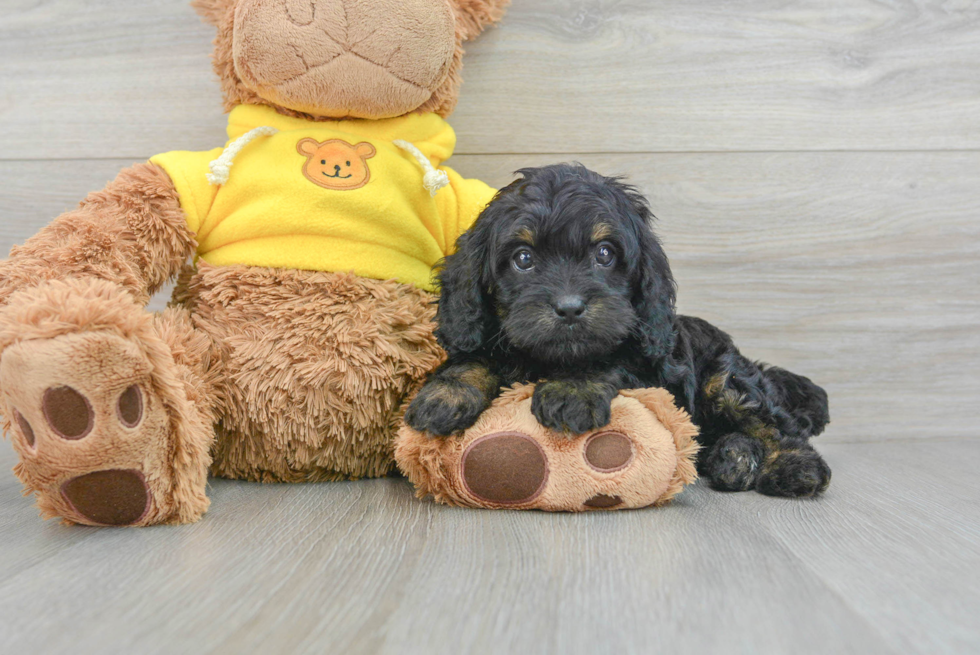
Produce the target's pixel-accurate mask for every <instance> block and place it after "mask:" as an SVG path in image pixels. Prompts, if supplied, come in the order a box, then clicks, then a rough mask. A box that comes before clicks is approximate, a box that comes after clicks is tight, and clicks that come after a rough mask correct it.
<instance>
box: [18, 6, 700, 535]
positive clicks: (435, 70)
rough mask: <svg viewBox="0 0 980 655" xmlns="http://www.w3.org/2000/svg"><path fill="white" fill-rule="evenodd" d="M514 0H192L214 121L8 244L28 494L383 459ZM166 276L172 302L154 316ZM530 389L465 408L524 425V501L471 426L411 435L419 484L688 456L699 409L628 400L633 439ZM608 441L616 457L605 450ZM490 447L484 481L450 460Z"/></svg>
mask: <svg viewBox="0 0 980 655" xmlns="http://www.w3.org/2000/svg"><path fill="white" fill-rule="evenodd" d="M507 2H508V0H411V1H407V0H359V1H356V0H196V2H195V6H196V8H197V9H198V10H199V12H200V13H201V14H202V15H203V17H204V18H205V19H206V20H207V21H209V22H210V23H212V24H213V25H214V26H215V27H216V28H217V38H216V40H215V52H214V68H215V70H216V71H217V73H218V76H219V79H220V82H221V87H222V90H223V94H224V97H225V109H226V110H227V111H228V112H229V118H228V141H227V142H226V143H225V144H224V145H223V146H219V147H216V148H214V149H213V150H209V151H205V152H169V153H165V154H161V155H158V156H155V157H153V158H151V159H150V161H149V162H146V163H140V164H136V165H135V166H133V167H131V168H128V169H126V170H124V171H122V172H121V173H120V174H119V175H118V177H117V178H116V179H115V180H114V181H112V182H110V183H109V184H108V186H106V188H105V189H103V190H102V191H99V192H96V193H93V194H91V195H89V196H88V197H87V198H86V199H85V200H84V201H82V203H81V204H80V205H79V206H78V208H77V209H75V210H73V211H70V212H68V213H66V214H64V215H62V216H60V217H58V218H57V219H55V221H54V222H53V223H51V224H50V225H49V226H48V227H46V228H44V229H43V230H42V231H41V232H40V233H38V234H37V235H36V236H34V237H33V238H31V239H30V240H28V241H27V243H25V244H24V245H23V246H20V247H16V248H14V249H13V250H12V251H11V255H10V258H9V259H7V260H5V261H3V262H0V413H2V416H3V429H4V431H5V433H7V434H12V437H13V445H14V448H15V450H16V452H17V453H18V455H19V457H20V461H19V463H18V464H17V466H16V467H15V469H14V470H15V473H16V475H17V476H18V477H19V478H20V479H21V481H23V483H24V485H25V487H26V490H27V491H28V492H29V493H33V494H34V496H35V498H36V501H37V504H38V506H39V508H40V510H41V514H42V515H43V516H45V517H55V516H60V517H62V518H63V519H64V520H66V521H68V522H71V523H83V524H89V525H130V526H146V525H152V524H159V523H189V522H193V521H197V520H198V519H199V518H200V517H201V516H202V515H203V514H204V512H205V511H206V510H207V508H208V504H209V500H208V498H207V496H206V493H205V486H206V481H207V475H208V473H209V471H210V472H211V473H212V474H213V475H216V476H221V477H228V478H237V479H244V480H255V481H268V482H300V481H321V480H339V479H354V478H359V477H365V476H382V475H386V474H388V473H390V472H392V471H393V470H394V468H395V461H394V457H393V440H394V436H395V433H396V431H397V428H398V426H399V424H400V419H401V415H402V411H403V410H402V405H403V401H404V399H405V397H406V396H408V395H410V394H412V393H413V391H415V390H417V388H418V387H419V386H420V385H421V383H422V381H423V379H424V378H425V376H426V374H428V373H429V372H431V371H432V370H433V369H434V368H435V367H436V366H437V365H438V364H439V363H440V362H441V361H442V360H443V358H444V353H443V352H442V350H441V349H440V348H439V346H438V345H437V343H436V340H435V338H434V336H433V316H434V307H433V300H434V296H433V295H432V294H433V291H434V289H433V286H432V281H431V280H432V278H431V274H430V269H431V267H432V265H434V264H435V263H436V262H437V261H439V260H440V259H441V258H443V257H444V256H445V255H447V254H448V253H449V252H450V250H451V249H452V247H453V244H454V243H455V241H456V238H457V237H458V236H459V235H460V234H461V233H462V232H463V231H465V230H466V229H467V228H468V227H469V226H470V225H471V224H472V223H473V221H474V220H475V219H476V217H477V215H478V214H479V213H480V211H481V210H482V209H483V207H484V206H486V204H487V203H488V202H489V200H490V199H491V198H492V196H493V194H494V190H493V189H491V188H490V187H489V186H487V185H486V184H484V183H482V182H479V181H476V180H466V179H463V178H462V177H460V176H459V175H458V174H456V173H455V172H454V171H452V170H451V169H449V168H445V167H443V166H442V164H443V162H444V161H445V160H446V159H448V158H449V157H450V155H451V154H452V151H453V148H454V146H455V135H454V133H453V131H452V129H451V128H450V127H449V125H448V123H446V121H445V120H444V119H445V118H446V116H448V115H449V114H450V112H451V111H452V109H453V107H454V105H455V103H456V99H457V95H458V90H459V86H460V68H461V57H462V53H463V51H462V43H463V42H464V41H466V40H468V39H471V38H474V37H475V36H477V35H478V34H479V33H480V32H481V31H483V30H484V29H485V28H486V27H488V26H489V25H490V24H492V23H494V22H495V21H497V20H498V19H500V18H501V16H502V15H503V12H504V9H505V5H506V4H507ZM189 258H193V261H194V264H193V265H192V266H189V265H186V262H187V260H188V259H189ZM175 276H176V277H177V279H178V284H177V288H176V290H175V292H174V296H173V302H172V304H171V307H170V308H169V309H167V310H166V311H164V312H163V313H161V314H156V315H153V314H150V313H148V312H146V311H145V309H144V307H145V305H146V303H147V301H148V299H149V297H150V295H151V294H153V293H154V292H155V291H156V290H157V289H159V288H160V287H161V286H162V285H163V284H164V283H165V282H167V281H168V280H170V279H172V278H174V277H175ZM525 393H526V392H525V391H522V390H516V391H514V392H513V393H512V394H510V395H508V396H506V397H505V398H503V399H501V402H500V404H499V406H497V407H495V408H493V410H492V411H491V412H490V413H489V414H488V415H487V417H486V419H485V420H484V421H483V423H481V425H483V426H484V427H485V431H486V430H491V431H496V432H499V431H500V430H502V429H507V430H510V431H511V432H520V433H522V434H525V435H527V437H517V438H518V439H519V440H520V439H523V441H521V443H526V444H527V443H537V444H539V447H540V451H539V456H540V457H539V463H540V462H544V464H543V466H544V467H545V470H546V471H550V473H547V474H545V475H544V478H542V479H541V480H540V484H539V486H540V490H539V491H540V493H537V491H536V493H537V496H536V497H535V498H534V499H530V497H527V498H523V499H518V500H517V501H511V500H508V499H507V498H503V499H501V498H500V497H498V496H497V495H495V492H494V491H493V489H494V488H497V487H499V486H500V485H501V484H503V485H504V486H506V477H507V476H508V475H510V474H511V472H510V470H509V469H508V466H509V463H508V461H507V459H506V457H504V458H503V459H496V460H495V459H494V458H493V457H490V458H489V459H488V458H486V457H485V455H486V453H487V452H488V449H487V448H486V447H484V448H481V447H480V445H479V444H476V445H472V446H469V441H468V440H469V439H470V437H472V436H477V437H478V436H479V434H478V432H479V430H478V429H477V428H474V429H473V430H471V431H469V432H468V433H467V435H466V436H463V437H462V438H461V439H460V440H459V441H458V442H455V441H454V442H452V443H451V444H448V445H447V446H446V452H445V454H444V455H442V456H443V457H444V461H443V462H442V463H441V464H440V463H439V462H436V461H435V460H438V459H439V457H440V455H439V453H440V452H442V451H439V450H438V448H436V446H437V445H438V444H436V443H428V444H421V445H419V446H418V449H419V453H420V454H419V455H418V456H417V458H418V459H419V461H420V462H421V464H420V465H419V467H420V468H418V470H417V471H416V469H415V468H414V467H415V465H414V464H413V463H412V457H410V456H408V455H406V458H405V459H404V466H405V467H406V469H407V470H408V471H409V473H410V476H411V477H412V480H413V481H415V482H416V484H418V485H419V488H420V490H422V491H426V490H431V491H432V492H433V493H435V494H436V495H437V497H438V498H440V499H444V500H453V501H455V502H459V503H463V504H472V505H485V506H509V505H508V503H512V502H518V504H522V506H539V507H543V508H547V509H573V510H574V509H583V508H588V507H592V508H597V507H603V506H609V507H616V508H618V507H632V506H638V505H644V504H650V503H657V502H663V501H665V500H666V499H667V498H669V497H670V496H671V495H673V494H674V493H676V491H677V490H678V489H679V488H680V485H681V484H683V483H684V482H686V481H689V480H690V479H691V478H692V477H693V473H692V472H691V470H690V467H689V465H688V463H687V457H688V455H687V454H686V453H689V452H690V449H691V445H690V443H689V440H688V441H685V439H687V437H685V436H684V435H685V434H687V433H688V432H689V430H690V428H689V427H687V424H685V423H684V421H683V420H681V419H680V418H678V415H676V414H671V413H670V411H669V410H668V408H667V405H668V404H669V403H668V401H667V399H666V398H665V397H664V396H662V395H661V396H657V395H656V394H654V395H643V394H640V395H634V396H633V397H624V398H623V399H621V405H622V410H621V413H622V417H623V418H621V420H620V423H617V424H615V425H614V426H612V427H610V428H609V430H608V431H607V432H609V435H613V433H620V434H621V435H625V436H616V435H614V436H609V435H605V436H603V435H600V436H594V437H591V439H592V441H588V438H587V439H586V440H585V441H584V442H583V441H582V440H576V441H567V440H566V442H562V441H560V439H559V438H557V437H555V436H553V435H550V434H547V433H545V432H544V431H543V430H541V429H540V428H538V427H535V426H534V425H532V424H530V423H529V421H528V415H527V408H526V406H525V405H526V403H524V402H523V401H522V399H523V400H526V398H525V397H524V396H523V395H522V394H525ZM651 399H652V400H651ZM519 400H520V401H521V402H519ZM651 403H652V404H651ZM644 405H645V406H646V408H647V409H643V408H642V406H644ZM634 423H635V425H634ZM642 426H646V427H649V428H650V432H649V434H647V433H644V432H642V430H641V427H642ZM410 436H411V435H410ZM580 442H581V443H580ZM586 442H587V443H586ZM480 443H483V444H485V445H486V446H490V445H494V448H492V449H490V450H492V451H495V450H496V449H497V448H496V446H499V445H501V443H504V444H506V443H508V442H507V440H506V439H505V440H504V441H503V442H501V439H500V438H499V437H498V438H497V439H491V438H489V437H487V438H486V439H484V440H483V441H482V442H480ZM610 444H611V445H610ZM457 447H459V448H463V451H462V460H461V461H462V471H463V474H462V475H461V477H453V476H454V475H457V474H456V473H453V471H454V470H459V464H458V462H457V460H458V453H457V452H456V450H453V449H454V448H457ZM576 448H578V449H579V450H576ZM582 448H584V450H582ZM610 448H611V449H612V450H611V451H610V452H615V453H618V456H620V457H622V456H628V459H629V461H628V462H627V463H625V464H622V467H620V465H619V464H617V465H616V466H609V467H605V469H604V465H603V463H602V462H604V461H606V460H604V459H603V457H605V455H601V453H606V452H607V451H609V449H610ZM409 450H410V449H408V447H407V446H406V450H405V451H404V452H406V453H407V452H409ZM627 451H628V453H627ZM583 452H584V453H585V455H584V457H585V459H584V460H582V459H581V457H582V455H581V453H583ZM595 452H598V453H600V455H597V457H599V459H598V460H595V459H594V458H592V456H591V455H590V453H595ZM480 454H482V455H484V458H483V460H482V461H483V462H484V464H483V472H482V474H481V475H482V476H483V477H482V478H481V479H482V480H483V481H484V482H483V485H484V486H480V484H478V483H477V482H474V481H473V479H472V477H471V476H469V475H468V474H467V473H466V472H467V471H469V470H470V468H471V467H472V466H473V465H474V462H478V461H481V460H480V458H479V457H478V455H480ZM495 462H497V463H496V464H495ZM596 462H598V463H596ZM607 463H608V462H607ZM425 466H429V468H425ZM440 466H442V467H443V468H442V469H440V468H439V467H440ZM433 467H434V468H433ZM454 467H456V468H455V469H454ZM423 468H424V471H423ZM613 469H616V470H613ZM441 470H445V471H448V472H446V473H440V471H441ZM539 473H540V471H539ZM495 475H498V476H499V477H498V478H497V481H496V482H494V476H495ZM440 476H442V477H444V478H445V479H446V482H445V483H443V482H441V479H442V478H441V477H440ZM539 477H540V475H539ZM467 485H468V486H467ZM495 485H496V487H495ZM466 490H469V491H466ZM511 493H514V492H511ZM617 499H619V500H618V501H617Z"/></svg>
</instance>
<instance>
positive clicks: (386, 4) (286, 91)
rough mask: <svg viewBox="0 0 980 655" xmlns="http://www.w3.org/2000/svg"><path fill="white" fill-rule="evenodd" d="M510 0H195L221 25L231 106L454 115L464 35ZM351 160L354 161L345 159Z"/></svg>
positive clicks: (218, 48) (323, 114) (330, 114)
mask: <svg viewBox="0 0 980 655" xmlns="http://www.w3.org/2000/svg"><path fill="white" fill-rule="evenodd" d="M509 1H510V0H194V1H193V5H194V7H195V9H197V10H198V12H199V13H200V14H201V15H202V16H203V17H204V19H205V20H207V21H208V22H209V23H211V24H212V25H214V26H215V27H216V28H217V30H218V34H217V37H216V38H215V42H214V44H215V51H214V67H215V71H216V72H217V73H218V76H219V78H220V80H221V86H222V91H223V93H224V97H225V108H226V109H231V108H232V107H234V106H235V105H239V104H261V105H270V106H273V107H275V108H276V109H277V110H279V111H280V112H282V113H284V114H287V115H292V116H301V117H305V118H311V119H314V120H315V119H338V118H371V119H379V118H392V117H395V116H401V115H404V114H408V113H411V112H414V111H422V112H428V111H432V112H436V113H437V114H439V115H441V116H443V117H445V116H448V115H449V114H450V113H451V112H452V110H453V108H454V107H455V106H456V100H457V98H458V94H459V86H460V83H461V81H462V79H461V77H460V69H461V68H462V55H463V48H462V44H463V42H464V41H466V40H469V39H472V38H474V37H476V36H477V35H479V34H480V33H481V32H482V31H483V30H484V29H485V28H486V27H487V26H489V25H490V24H491V23H493V22H495V21H497V20H499V19H500V18H501V17H502V16H503V13H504V10H505V8H506V6H507V4H508V3H509ZM345 161H346V160H345Z"/></svg>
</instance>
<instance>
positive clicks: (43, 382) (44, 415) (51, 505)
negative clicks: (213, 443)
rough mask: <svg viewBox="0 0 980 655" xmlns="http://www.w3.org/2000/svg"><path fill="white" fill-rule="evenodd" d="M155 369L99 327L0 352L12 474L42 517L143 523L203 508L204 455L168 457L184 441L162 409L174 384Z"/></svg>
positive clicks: (185, 518) (129, 344) (191, 515)
mask: <svg viewBox="0 0 980 655" xmlns="http://www.w3.org/2000/svg"><path fill="white" fill-rule="evenodd" d="M171 365H172V360H171ZM159 373H160V372H159V371H158V370H154V366H153V363H151V361H150V360H149V359H148V358H147V356H146V354H145V353H144V352H143V350H142V349H141V348H140V347H139V345H138V344H137V343H136V342H134V341H131V340H128V339H125V338H123V337H120V336H117V335H116V334H112V333H109V332H80V333H72V334H63V335H60V336H57V337H55V338H50V339H36V340H29V341H22V342H20V343H17V344H15V345H12V346H10V347H9V348H7V349H6V350H5V351H4V352H3V356H2V358H0V380H2V381H3V390H2V398H0V402H2V406H0V411H2V413H3V415H4V417H6V422H7V427H8V429H9V430H10V432H11V433H12V435H13V444H14V448H15V450H16V451H17V453H18V454H19V455H20V463H19V464H18V465H17V466H16V467H15V468H14V472H15V473H16V474H17V477H19V478H20V480H21V481H22V482H23V483H24V484H25V486H26V488H27V490H28V491H29V492H34V494H35V496H36V499H37V504H38V507H39V508H40V509H41V513H42V515H44V516H45V518H49V517H54V516H60V517H62V518H63V519H65V520H66V521H68V522H71V523H82V524H86V525H100V526H109V525H112V526H123V525H130V526H145V525H151V524H155V523H164V522H189V521H193V520H196V519H197V518H199V517H200V516H201V515H202V514H203V513H204V510H205V509H206V508H207V498H206V497H205V496H204V488H203V487H204V480H205V479H206V477H205V475H204V471H205V470H206V465H207V462H187V461H185V462H183V463H181V462H178V461H175V459H177V458H179V457H181V455H182V453H184V449H182V448H180V447H177V446H176V444H175V435H174V432H175V430H174V425H173V422H172V420H171V416H170V412H168V405H169V407H170V408H172V407H173V406H174V403H172V402H170V401H171V399H170V398H168V397H167V395H168V391H169V392H171V393H172V392H173V391H174V389H167V388H166V385H161V384H160V380H159ZM177 395H179V392H178V394H177ZM177 400H179V398H178V399H177ZM184 402H185V403H186V399H184ZM205 453H206V451H205ZM188 464H189V465H190V466H188ZM195 469H197V470H196V471H195ZM193 487H200V488H196V489H195V488H193Z"/></svg>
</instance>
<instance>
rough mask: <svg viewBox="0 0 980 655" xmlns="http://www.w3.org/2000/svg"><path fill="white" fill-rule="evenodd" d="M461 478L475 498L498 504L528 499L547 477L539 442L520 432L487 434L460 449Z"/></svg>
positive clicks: (541, 486) (538, 494)
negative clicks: (462, 451)
mask: <svg viewBox="0 0 980 655" xmlns="http://www.w3.org/2000/svg"><path fill="white" fill-rule="evenodd" d="M462 479H463V484H464V485H465V486H466V489H467V491H469V492H470V494H471V495H473V496H474V497H475V498H478V499H480V500H483V501H489V502H493V503H501V504H516V503H529V502H532V501H533V500H534V499H536V498H537V497H538V496H540V495H541V492H542V491H543V490H544V487H545V485H546V484H547V481H548V460H547V458H546V457H545V454H544V451H543V450H542V449H541V446H540V445H539V444H538V443H537V442H536V441H534V440H533V439H532V438H531V437H529V436H528V435H526V434H521V433H520V432H500V433H497V434H488V435H486V436H484V437H481V438H479V439H477V440H476V441H474V442H473V443H471V444H470V445H469V447H468V448H467V449H466V451H465V452H464V453H463V461H462Z"/></svg>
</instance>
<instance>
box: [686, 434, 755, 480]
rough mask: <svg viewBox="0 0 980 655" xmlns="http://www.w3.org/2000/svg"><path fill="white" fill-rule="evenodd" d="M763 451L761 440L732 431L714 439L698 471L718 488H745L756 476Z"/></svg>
mask: <svg viewBox="0 0 980 655" xmlns="http://www.w3.org/2000/svg"><path fill="white" fill-rule="evenodd" d="M765 454H766V453H765V448H764V446H763V444H762V442H761V441H759V440H758V439H753V438H752V437H749V436H746V435H744V434H741V433H740V432H732V433H731V434H726V435H725V436H724V437H722V438H721V439H719V440H718V441H717V442H715V444H714V445H713V446H712V447H711V449H710V450H709V451H708V453H707V456H706V457H705V458H704V459H703V460H702V461H701V463H700V466H699V467H698V468H699V473H700V474H701V475H702V476H703V477H704V478H705V479H706V480H707V481H708V484H710V485H711V486H712V488H714V489H717V490H719V491H748V490H749V489H752V488H753V487H755V485H756V481H757V480H758V479H759V473H760V471H761V469H762V462H763V459H764V458H765Z"/></svg>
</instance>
